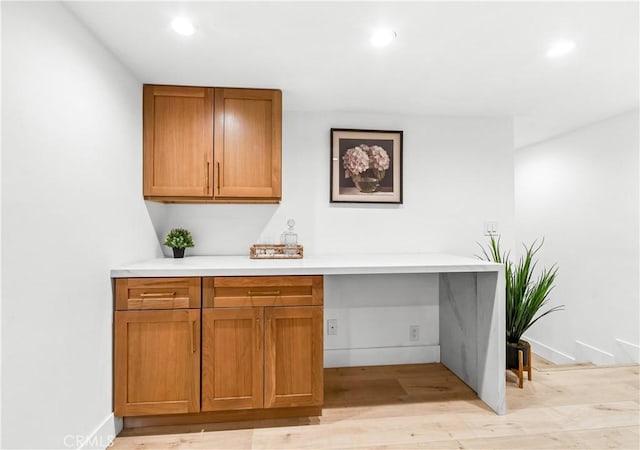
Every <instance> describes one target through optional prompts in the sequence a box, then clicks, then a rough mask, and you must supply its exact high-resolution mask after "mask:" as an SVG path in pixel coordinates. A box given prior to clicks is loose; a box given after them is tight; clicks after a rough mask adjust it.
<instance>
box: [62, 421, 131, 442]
mask: <svg viewBox="0 0 640 450" xmlns="http://www.w3.org/2000/svg"><path fill="white" fill-rule="evenodd" d="M120 431H122V418H121V417H115V416H114V415H113V413H111V414H109V416H108V417H107V418H106V419H104V420H103V421H102V423H101V424H100V425H99V426H98V427H97V428H96V429H95V431H94V432H93V433H91V434H90V435H89V436H86V437H84V438H83V439H79V438H78V439H76V442H75V443H76V444H79V446H78V447H77V448H78V450H89V449H100V450H104V449H106V448H109V447H110V446H111V443H112V442H113V440H114V439H115V438H116V435H117V434H118V433H120ZM66 444H67V442H65V445H66Z"/></svg>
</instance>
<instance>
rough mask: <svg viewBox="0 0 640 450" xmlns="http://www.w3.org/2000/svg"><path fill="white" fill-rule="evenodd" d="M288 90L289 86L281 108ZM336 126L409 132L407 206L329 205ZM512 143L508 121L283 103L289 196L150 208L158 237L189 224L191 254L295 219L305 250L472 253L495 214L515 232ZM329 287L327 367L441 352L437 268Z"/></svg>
mask: <svg viewBox="0 0 640 450" xmlns="http://www.w3.org/2000/svg"><path fill="white" fill-rule="evenodd" d="M286 98H287V92H286V90H285V91H284V100H285V111H286ZM332 127H333V128H360V129H362V128H365V129H380V130H403V131H404V151H403V155H404V203H403V204H402V205H374V204H331V203H329V162H330V159H329V155H330V148H329V146H330V142H329V141H330V129H331V128H332ZM512 143H513V134H512V123H511V120H510V119H505V118H447V117H431V116H402V115H381V114H356V113H344V112H325V113H310V112H293V111H286V112H285V114H284V118H283V196H282V197H283V200H282V203H281V204H279V205H158V204H153V206H152V204H151V202H148V207H149V211H150V214H151V215H152V217H153V222H154V225H155V227H156V230H157V232H158V238H159V239H162V237H163V236H164V235H165V234H166V232H167V231H168V230H169V229H170V228H172V227H176V226H181V227H186V228H188V229H190V230H191V231H192V232H193V235H194V240H195V243H196V247H195V248H193V249H188V250H187V255H189V254H191V255H194V254H196V255H197V254H204V255H209V254H245V255H246V254H248V252H249V247H250V246H251V244H254V243H256V242H264V243H269V242H270V243H273V242H279V236H280V233H282V231H284V230H285V228H286V221H287V219H288V218H294V219H295V220H296V223H297V225H296V229H297V231H298V233H299V242H300V243H301V244H303V245H304V248H305V255H313V254H321V253H324V254H328V253H332V254H339V253H393V252H445V253H455V254H460V255H467V256H473V255H474V254H476V253H479V248H478V246H477V244H476V242H483V243H484V242H486V241H487V238H486V237H485V236H484V235H483V230H484V222H485V221H487V220H494V221H498V222H499V224H500V228H501V230H502V232H503V242H505V243H506V244H507V245H509V244H510V243H511V242H512V240H513V214H514V206H513V144H512ZM164 251H165V253H166V254H167V255H168V254H169V249H168V248H166V247H165V249H164ZM325 285H326V286H325V320H326V319H337V320H338V335H337V336H328V335H326V333H325V365H326V366H336V365H338V366H351V365H367V364H394V363H404V362H430V361H437V360H438V358H439V347H438V294H437V293H438V279H437V277H427V276H417V277H415V276H413V277H411V276H387V277H373V278H371V277H369V278H366V277H363V278H362V279H360V280H359V281H356V284H355V286H356V289H353V286H354V285H353V280H350V279H349V277H346V278H345V277H327V278H326V279H325ZM325 325H326V321H325ZM410 325H420V340H419V341H418V342H410V341H409V326H410Z"/></svg>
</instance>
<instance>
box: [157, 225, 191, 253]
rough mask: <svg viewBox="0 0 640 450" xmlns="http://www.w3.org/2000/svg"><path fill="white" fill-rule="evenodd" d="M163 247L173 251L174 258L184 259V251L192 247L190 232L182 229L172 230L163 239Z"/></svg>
mask: <svg viewBox="0 0 640 450" xmlns="http://www.w3.org/2000/svg"><path fill="white" fill-rule="evenodd" d="M164 245H166V246H167V247H171V248H172V249H173V257H174V258H184V249H185V248H187V247H193V238H192V237H191V232H190V231H189V230H185V229H184V228H172V229H171V231H169V234H167V237H166V238H165V239H164Z"/></svg>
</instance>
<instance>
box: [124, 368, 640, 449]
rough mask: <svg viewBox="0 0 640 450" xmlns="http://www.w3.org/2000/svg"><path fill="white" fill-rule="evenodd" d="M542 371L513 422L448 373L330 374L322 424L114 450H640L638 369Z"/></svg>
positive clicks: (177, 435)
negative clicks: (416, 449)
mask: <svg viewBox="0 0 640 450" xmlns="http://www.w3.org/2000/svg"><path fill="white" fill-rule="evenodd" d="M533 367H534V369H533V380H532V381H526V380H525V384H524V389H518V387H517V385H516V378H515V376H514V375H512V374H511V373H507V374H506V378H507V409H508V412H507V414H506V415H505V416H498V415H496V414H494V413H493V412H492V411H491V410H489V408H488V407H487V406H486V405H484V404H483V403H482V402H481V401H480V400H478V398H477V397H476V395H475V394H474V392H473V391H471V390H470V389H469V388H468V387H467V386H466V385H465V384H464V383H462V382H461V381H460V380H459V379H458V378H456V377H455V376H454V375H453V374H452V373H451V372H449V371H448V370H447V369H446V368H444V367H443V366H442V365H440V364H418V365H409V366H384V367H366V368H349V369H346V368H344V369H326V370H325V407H324V410H323V416H322V417H320V418H319V419H297V420H285V419H283V420H277V421H271V422H268V423H265V422H261V423H260V424H257V423H234V424H225V425H212V426H201V425H198V426H191V427H187V428H185V427H181V428H179V429H178V428H164V429H151V430H150V429H146V430H144V432H145V433H149V432H153V433H156V434H154V435H145V436H140V435H139V436H136V435H135V434H139V433H140V431H135V432H133V431H130V432H128V433H129V434H130V435H129V436H126V437H123V436H122V435H121V437H118V438H116V440H115V442H114V445H113V449H118V450H120V449H150V448H163V449H169V448H171V449H284V448H293V449H306V448H314V449H329V448H334V449H335V448H367V449H384V448H394V449H411V448H427V449H450V448H456V449H469V448H480V449H488V448H492V449H503V448H504V449H520V448H535V449H546V448H562V449H569V448H578V449H604V448H620V449H634V450H637V449H639V448H640V424H639V419H640V416H639V410H640V397H639V396H640V388H639V384H640V377H639V371H638V366H637V365H634V366H618V367H594V366H589V365H578V366H553V365H551V364H549V363H547V362H545V361H543V360H540V359H539V358H537V359H534V366H533ZM223 427H226V428H227V429H226V430H224V429H223ZM229 428H231V429H229ZM186 431H191V432H190V433H189V432H186ZM124 434H127V433H124Z"/></svg>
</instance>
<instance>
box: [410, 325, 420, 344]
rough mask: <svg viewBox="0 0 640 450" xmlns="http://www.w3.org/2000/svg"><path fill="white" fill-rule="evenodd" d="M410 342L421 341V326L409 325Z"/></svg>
mask: <svg viewBox="0 0 640 450" xmlns="http://www.w3.org/2000/svg"><path fill="white" fill-rule="evenodd" d="M409 340H410V341H411V342H416V341H419V340H420V325H409Z"/></svg>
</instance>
